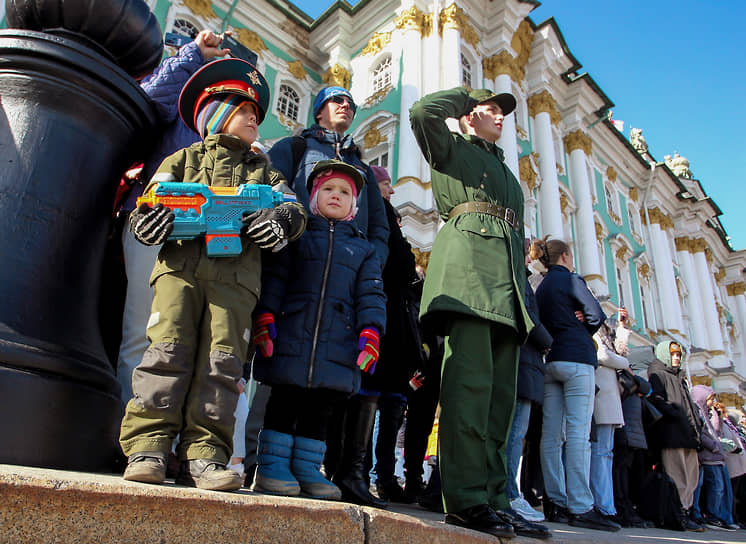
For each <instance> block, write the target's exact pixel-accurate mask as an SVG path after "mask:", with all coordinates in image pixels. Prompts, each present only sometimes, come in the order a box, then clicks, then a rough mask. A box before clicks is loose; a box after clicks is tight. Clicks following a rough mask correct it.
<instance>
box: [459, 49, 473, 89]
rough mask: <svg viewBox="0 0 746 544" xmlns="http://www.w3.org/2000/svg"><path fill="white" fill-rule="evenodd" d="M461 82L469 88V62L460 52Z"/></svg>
mask: <svg viewBox="0 0 746 544" xmlns="http://www.w3.org/2000/svg"><path fill="white" fill-rule="evenodd" d="M461 84H462V85H463V86H464V87H467V88H469V89H471V63H470V62H469V59H467V58H466V55H464V54H463V53H461Z"/></svg>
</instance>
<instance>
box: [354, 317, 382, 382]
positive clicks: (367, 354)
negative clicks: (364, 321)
mask: <svg viewBox="0 0 746 544" xmlns="http://www.w3.org/2000/svg"><path fill="white" fill-rule="evenodd" d="M379 340H380V336H379V333H378V329H376V328H375V327H365V328H364V329H363V330H362V331H361V332H360V340H358V343H357V347H358V349H359V350H360V355H358V356H357V366H359V367H360V370H362V371H363V372H369V373H370V374H373V372H375V370H376V363H377V362H378V344H379Z"/></svg>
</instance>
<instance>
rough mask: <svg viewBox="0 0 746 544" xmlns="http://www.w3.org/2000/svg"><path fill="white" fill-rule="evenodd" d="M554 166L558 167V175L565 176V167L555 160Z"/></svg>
mask: <svg viewBox="0 0 746 544" xmlns="http://www.w3.org/2000/svg"><path fill="white" fill-rule="evenodd" d="M554 167H555V168H556V169H557V175H559V176H564V175H565V167H564V166H562V165H561V164H560V163H558V162H555V163H554Z"/></svg>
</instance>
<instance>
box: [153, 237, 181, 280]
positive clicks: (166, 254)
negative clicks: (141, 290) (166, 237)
mask: <svg viewBox="0 0 746 544" xmlns="http://www.w3.org/2000/svg"><path fill="white" fill-rule="evenodd" d="M168 245H169V244H166V246H164V247H163V248H161V252H160V253H159V254H158V259H157V260H156V261H155V266H154V267H153V272H151V274H150V286H151V287H152V286H153V284H154V283H155V280H157V279H158V278H160V277H161V276H163V275H164V274H171V273H173V272H183V271H184V268H186V255H184V253H183V252H181V251H178V249H179V247H178V246H176V245H174V246H172V247H167V246H168Z"/></svg>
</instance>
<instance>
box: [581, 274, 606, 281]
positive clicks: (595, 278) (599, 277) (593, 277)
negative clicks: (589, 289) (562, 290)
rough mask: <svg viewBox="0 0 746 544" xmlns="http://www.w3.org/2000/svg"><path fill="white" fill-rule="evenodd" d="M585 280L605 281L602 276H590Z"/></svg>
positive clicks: (584, 277) (585, 277)
mask: <svg viewBox="0 0 746 544" xmlns="http://www.w3.org/2000/svg"><path fill="white" fill-rule="evenodd" d="M583 279H584V280H585V281H593V280H599V281H604V277H603V276H602V275H601V274H588V275H586V276H583Z"/></svg>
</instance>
